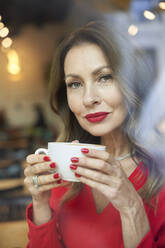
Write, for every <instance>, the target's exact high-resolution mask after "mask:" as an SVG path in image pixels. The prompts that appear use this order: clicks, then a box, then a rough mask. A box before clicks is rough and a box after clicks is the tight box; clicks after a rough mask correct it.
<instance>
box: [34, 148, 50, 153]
mask: <svg viewBox="0 0 165 248" xmlns="http://www.w3.org/2000/svg"><path fill="white" fill-rule="evenodd" d="M35 154H45V155H48V149H45V148H39V149H37V150H36V151H35Z"/></svg>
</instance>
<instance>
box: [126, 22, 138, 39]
mask: <svg viewBox="0 0 165 248" xmlns="http://www.w3.org/2000/svg"><path fill="white" fill-rule="evenodd" d="M138 31H139V30H138V27H137V26H135V25H133V24H132V25H130V26H129V28H128V33H129V34H130V35H132V36H135V35H136V34H137V33H138Z"/></svg>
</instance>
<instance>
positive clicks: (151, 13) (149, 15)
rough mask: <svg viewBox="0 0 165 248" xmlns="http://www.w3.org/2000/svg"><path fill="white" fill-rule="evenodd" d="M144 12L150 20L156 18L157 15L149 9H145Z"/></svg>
mask: <svg viewBox="0 0 165 248" xmlns="http://www.w3.org/2000/svg"><path fill="white" fill-rule="evenodd" d="M143 14H144V17H145V18H146V19H148V20H150V21H152V20H154V19H155V17H156V15H155V14H154V13H153V12H151V11H149V10H145V11H144V13H143Z"/></svg>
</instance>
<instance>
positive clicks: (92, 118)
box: [85, 112, 109, 122]
mask: <svg viewBox="0 0 165 248" xmlns="http://www.w3.org/2000/svg"><path fill="white" fill-rule="evenodd" d="M108 114H109V112H97V113H93V114H88V115H86V116H85V118H86V119H87V120H88V121H89V122H101V121H103V120H104V119H105V118H106V117H107V115H108Z"/></svg>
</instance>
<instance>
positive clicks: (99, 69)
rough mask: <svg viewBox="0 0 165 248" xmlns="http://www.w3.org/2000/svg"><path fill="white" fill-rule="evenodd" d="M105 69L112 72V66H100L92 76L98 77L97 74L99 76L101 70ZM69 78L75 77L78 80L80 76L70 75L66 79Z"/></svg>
mask: <svg viewBox="0 0 165 248" xmlns="http://www.w3.org/2000/svg"><path fill="white" fill-rule="evenodd" d="M103 69H110V70H111V68H110V66H108V65H106V66H105V65H103V66H100V67H98V68H96V69H95V70H94V71H93V72H92V74H93V75H94V76H95V75H97V74H98V73H99V72H100V71H101V70H103ZM111 72H112V70H111ZM68 77H75V78H78V77H79V75H76V74H68V75H66V76H65V79H66V78H68Z"/></svg>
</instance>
